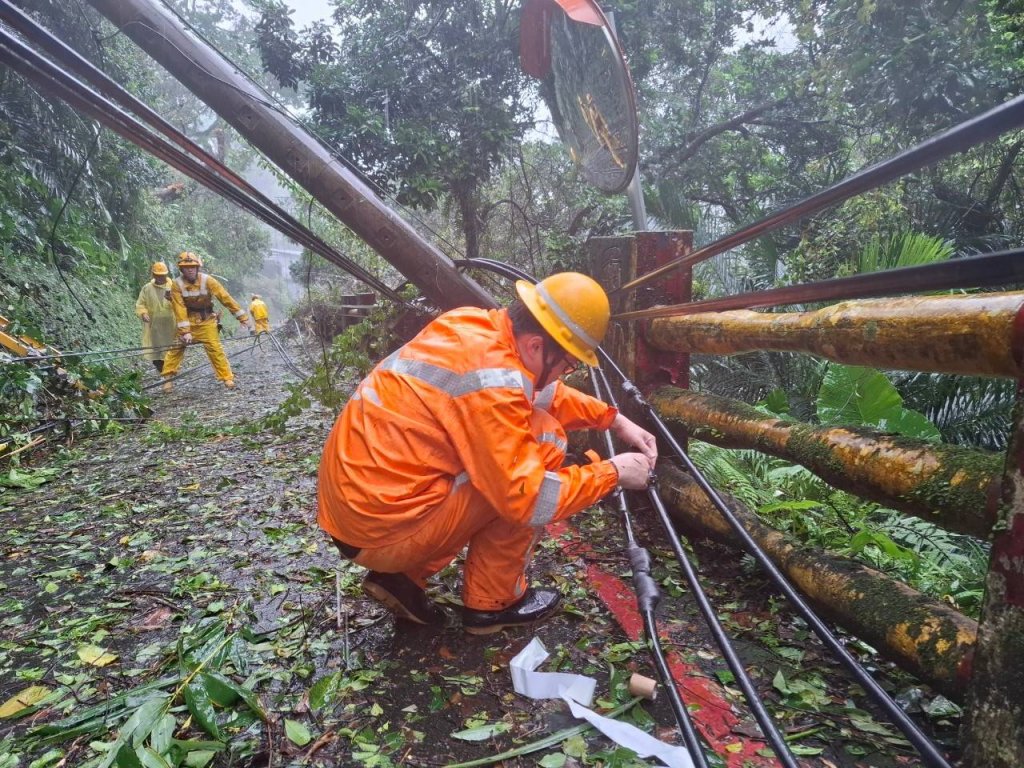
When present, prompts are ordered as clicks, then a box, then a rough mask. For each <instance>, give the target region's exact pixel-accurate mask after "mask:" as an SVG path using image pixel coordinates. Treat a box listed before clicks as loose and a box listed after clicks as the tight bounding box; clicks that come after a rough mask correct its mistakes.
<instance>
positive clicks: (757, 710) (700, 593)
mask: <svg viewBox="0 0 1024 768" xmlns="http://www.w3.org/2000/svg"><path fill="white" fill-rule="evenodd" d="M591 376H592V378H593V381H594V393H595V394H596V395H597V396H598V397H599V398H600V397H601V394H600V393H601V391H602V389H603V391H604V393H605V394H606V395H607V397H608V402H609V403H611V404H612V406H614V407H615V408H618V407H619V404H618V403H617V402H616V399H615V394H614V393H613V392H612V386H611V384H610V383H609V381H608V377H607V376H606V375H605V372H604V369H602V368H591ZM598 378H600V385H599V384H598ZM605 440H607V441H608V443H609V445H610V444H611V436H610V435H609V434H608V433H607V432H605ZM651 474H652V478H651V482H650V483H649V485H648V488H647V496H648V498H649V499H650V501H651V504H652V505H653V506H654V509H655V511H656V512H657V513H658V520H659V521H660V522H661V526H662V528H663V529H664V531H665V535H666V536H667V537H668V540H669V543H670V544H671V545H672V551H673V553H674V554H675V556H676V562H678V563H679V567H680V568H682V570H683V576H684V577H685V578H686V583H687V584H688V585H689V586H690V590H691V591H692V593H693V598H694V600H695V601H696V602H697V607H698V608H699V609H700V612H701V614H702V615H703V616H704V621H705V623H706V624H707V626H708V629H709V630H710V631H711V634H712V636H713V637H714V638H715V644H716V645H718V647H719V649H720V650H721V651H722V656H723V657H724V658H725V661H726V664H728V666H729V669H730V670H731V671H732V673H733V676H734V677H735V678H736V683H737V685H739V687H740V690H742V691H743V696H744V698H745V699H746V700H747V705H748V706H749V707H750V711H751V713H752V714H753V715H754V719H755V720H757V722H758V725H760V726H761V733H763V734H764V736H765V738H766V739H767V740H768V741H769V743H771V745H772V749H774V750H775V756H776V757H777V758H778V759H779V761H780V762H781V763H782V764H783V765H784V766H785V768H798V765H797V762H796V757H794V756H793V753H792V752H791V751H790V749H789V745H788V744H786V740H785V739H784V738H783V737H782V734H781V733H780V732H779V729H778V728H777V727H776V725H775V721H774V720H772V716H771V715H770V714H769V713H768V710H767V709H766V708H765V706H764V701H763V700H762V699H761V697H760V696H759V695H758V693H757V690H756V689H755V688H754V683H753V681H752V680H751V679H750V675H748V674H747V670H746V669H745V668H744V666H743V662H742V661H741V660H740V657H739V655H738V654H737V653H736V649H735V648H734V647H733V644H732V643H731V642H730V641H729V638H728V636H727V635H726V634H725V630H724V629H723V628H722V622H721V621H719V619H718V615H717V614H716V613H715V609H714V607H713V606H712V605H711V601H710V600H709V599H708V596H707V593H706V592H705V591H704V588H703V586H702V585H701V583H700V579H699V578H698V577H697V571H696V570H695V569H694V567H693V564H692V563H691V562H690V558H689V557H687V555H686V552H685V550H683V547H682V544H681V543H680V541H679V535H678V534H677V533H676V530H675V527H674V526H673V525H672V520H671V518H670V517H669V515H668V510H667V509H665V503H664V501H663V500H662V498H661V493H660V492H659V491H658V486H657V476H655V475H654V473H653V472H652V473H651ZM645 554H646V551H645ZM630 559H631V560H632V559H633V554H632V548H631V549H630ZM637 594H638V598H637V599H638V600H639V592H638V593H637Z"/></svg>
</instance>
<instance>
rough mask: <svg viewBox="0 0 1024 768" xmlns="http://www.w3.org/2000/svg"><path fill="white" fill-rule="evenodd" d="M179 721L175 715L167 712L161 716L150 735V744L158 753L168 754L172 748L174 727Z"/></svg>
mask: <svg viewBox="0 0 1024 768" xmlns="http://www.w3.org/2000/svg"><path fill="white" fill-rule="evenodd" d="M176 726H177V721H176V720H175V719H174V715H171V714H166V715H164V716H163V717H161V718H160V720H159V722H157V724H156V726H154V728H153V732H152V734H150V737H149V744H150V746H151V747H152V748H153V751H154V752H156V753H157V754H158V755H166V754H167V753H168V752H169V751H170V749H171V741H172V740H173V738H174V729H175V727H176Z"/></svg>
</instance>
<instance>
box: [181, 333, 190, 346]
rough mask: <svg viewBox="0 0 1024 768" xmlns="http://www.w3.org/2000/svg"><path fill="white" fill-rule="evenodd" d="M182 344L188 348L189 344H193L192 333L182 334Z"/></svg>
mask: <svg viewBox="0 0 1024 768" xmlns="http://www.w3.org/2000/svg"><path fill="white" fill-rule="evenodd" d="M181 343H182V344H184V345H185V346H186V347H187V346H188V345H189V344H191V343H192V334H191V333H183V334H181Z"/></svg>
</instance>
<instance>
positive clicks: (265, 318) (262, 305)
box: [249, 293, 270, 333]
mask: <svg viewBox="0 0 1024 768" xmlns="http://www.w3.org/2000/svg"><path fill="white" fill-rule="evenodd" d="M249 314H250V315H252V320H253V322H254V323H256V333H269V332H270V313H269V312H268V311H267V305H266V302H264V301H263V299H261V298H260V295H259V294H258V293H254V294H253V295H252V303H251V304H250V305H249Z"/></svg>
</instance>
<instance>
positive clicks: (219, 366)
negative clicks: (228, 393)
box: [163, 313, 235, 381]
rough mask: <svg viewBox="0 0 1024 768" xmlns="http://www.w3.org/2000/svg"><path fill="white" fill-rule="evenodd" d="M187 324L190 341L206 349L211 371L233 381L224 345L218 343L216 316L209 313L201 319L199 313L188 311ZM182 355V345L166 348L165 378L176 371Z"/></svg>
mask: <svg viewBox="0 0 1024 768" xmlns="http://www.w3.org/2000/svg"><path fill="white" fill-rule="evenodd" d="M189 324H190V327H191V332H192V342H193V343H194V344H202V345H203V347H204V348H205V349H206V356H207V357H208V358H209V359H210V365H212V366H213V372H214V374H215V375H216V376H217V378H218V379H220V380H221V381H234V378H235V375H234V374H233V373H232V372H231V363H229V362H228V356H227V355H225V354H224V347H223V346H221V343H220V334H219V333H218V332H217V318H216V317H214V316H212V315H211V316H210V317H208V318H207V319H206V320H202V319H200V316H199V315H197V314H192V313H189ZM184 356H185V347H184V345H182V346H177V347H171V348H170V349H169V350H167V356H166V357H165V358H164V369H163V376H164V377H165V378H167V377H170V376H173V375H174V374H176V373H177V372H178V368H179V366H181V360H182V358H183V357H184Z"/></svg>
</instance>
